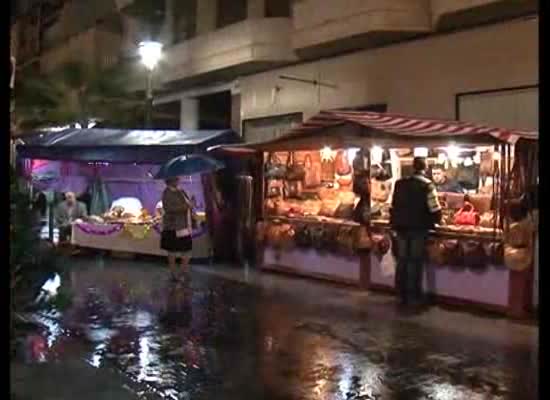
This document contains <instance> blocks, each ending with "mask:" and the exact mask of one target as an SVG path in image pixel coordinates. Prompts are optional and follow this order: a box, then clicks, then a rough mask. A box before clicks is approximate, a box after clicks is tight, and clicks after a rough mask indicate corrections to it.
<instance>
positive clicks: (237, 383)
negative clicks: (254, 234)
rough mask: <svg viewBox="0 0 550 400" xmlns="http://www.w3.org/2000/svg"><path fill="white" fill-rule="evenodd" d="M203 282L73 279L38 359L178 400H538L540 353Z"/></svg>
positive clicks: (35, 354) (107, 275)
mask: <svg viewBox="0 0 550 400" xmlns="http://www.w3.org/2000/svg"><path fill="white" fill-rule="evenodd" d="M193 279H194V280H193V282H192V283H191V284H190V285H182V284H177V285H176V284H171V283H169V282H168V281H167V279H166V277H165V276H164V273H163V272H162V271H161V272H158V271H157V272H155V273H151V274H149V273H145V274H143V275H139V276H136V277H133V278H132V277H130V276H129V275H128V274H127V271H126V273H121V272H120V271H116V267H113V269H112V270H109V268H102V269H101V270H97V271H91V272H90V271H87V272H82V273H79V272H73V273H71V278H70V279H67V280H66V281H64V282H63V285H70V286H71V289H72V291H73V293H76V295H75V297H74V299H73V301H72V305H71V307H70V308H69V309H67V310H66V311H65V312H63V313H57V312H55V311H51V312H49V313H41V314H35V315H33V316H32V317H33V318H34V319H35V320H37V321H39V322H40V323H42V324H43V325H45V326H47V327H48V333H47V334H45V335H42V336H41V335H33V336H31V337H29V338H28V340H27V343H26V348H27V351H26V352H25V356H26V358H27V361H28V362H46V363H47V362H55V361H56V360H63V359H71V358H81V359H85V360H86V361H87V362H88V363H89V364H90V365H92V366H94V367H97V368H104V367H108V368H115V369H117V370H118V371H120V372H122V373H123V374H125V375H126V376H127V377H129V378H130V379H131V380H132V381H134V382H135V383H136V388H137V389H136V391H137V392H138V393H140V394H143V395H154V396H156V397H157V398H166V399H186V398H189V399H191V398H192V399H203V398H204V399H214V398H223V399H232V398H235V399H258V398H265V399H345V400H369V399H429V400H462V399H464V400H466V399H467V400H475V399H518V398H522V399H531V398H532V399H534V398H537V383H538V382H537V381H536V377H535V376H536V374H537V373H538V365H537V364H536V356H534V354H535V353H534V352H535V350H534V349H529V348H527V349H526V348H519V349H518V348H515V347H512V346H509V347H507V346H500V345H492V344H491V343H486V342H480V341H479V340H473V339H466V338H463V337H460V336H459V337H447V336H448V335H442V334H441V333H440V332H434V331H430V330H429V329H428V328H426V327H420V326H416V325H412V324H408V323H406V322H402V321H401V322H400V321H397V320H392V319H391V318H389V319H387V320H378V319H372V320H363V321H361V320H356V321H350V320H347V318H348V317H347V315H346V319H344V318H341V317H339V316H338V315H336V314H335V313H332V312H331V313H327V312H324V311H323V309H322V308H320V309H318V310H312V309H305V308H301V307H300V305H299V304H288V303H286V302H285V301H284V299H282V298H279V297H277V296H280V294H277V293H266V292H265V290H262V289H260V288H258V287H252V286H248V285H245V284H241V283H237V282H229V281H225V280H221V279H217V278H213V277H204V276H202V277H197V278H195V277H194V278H193ZM56 283H59V282H50V283H49V286H48V290H49V292H50V293H52V294H55V292H56V290H57V287H55V286H56ZM57 286H58V285H57ZM361 315H363V314H361ZM488 323H490V322H488ZM68 384H69V383H68Z"/></svg>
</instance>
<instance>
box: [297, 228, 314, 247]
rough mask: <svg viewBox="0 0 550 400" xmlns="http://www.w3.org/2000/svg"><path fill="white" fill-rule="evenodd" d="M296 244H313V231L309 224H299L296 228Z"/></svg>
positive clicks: (307, 245) (305, 245)
mask: <svg viewBox="0 0 550 400" xmlns="http://www.w3.org/2000/svg"><path fill="white" fill-rule="evenodd" d="M294 231H295V235H294V239H295V241H296V246H298V247H302V248H306V247H310V246H311V231H310V228H309V226H308V225H306V224H299V225H297V226H296V227H295V228H294Z"/></svg>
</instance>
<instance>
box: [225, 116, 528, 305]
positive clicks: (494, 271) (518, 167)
mask: <svg viewBox="0 0 550 400" xmlns="http://www.w3.org/2000/svg"><path fill="white" fill-rule="evenodd" d="M537 137H538V134H537V133H531V132H522V131H512V130H505V129H498V128H492V127H487V126H481V125H476V124H470V123H464V122H457V121H441V120H428V119H424V118H416V117H414V118H413V117H406V116H402V115H391V114H378V113H370V112H353V111H342V112H323V113H321V114H319V115H318V116H316V117H314V118H312V119H311V120H309V121H307V122H306V123H304V124H303V125H302V126H299V127H297V128H295V129H293V130H291V131H290V132H288V133H287V134H286V135H284V136H282V137H279V138H278V139H275V140H272V141H269V142H264V143H253V144H249V145H247V146H246V147H243V146H223V147H222V150H223V151H225V152H228V153H231V152H232V153H234V154H239V153H240V154H251V153H252V152H254V154H258V155H259V157H261V158H262V160H263V166H264V167H263V170H262V175H263V176H262V178H261V179H260V180H259V182H258V184H261V186H262V190H261V193H262V204H261V205H259V208H261V211H262V213H263V214H262V215H263V219H262V220H261V221H259V222H258V226H257V241H258V244H259V246H261V251H260V253H261V258H262V260H261V266H262V268H263V269H266V270H272V271H279V272H290V273H294V274H298V275H303V276H311V277H316V278H324V279H328V280H331V281H335V282H342V283H349V284H354V285H359V286H362V287H364V288H369V289H373V290H374V289H380V290H393V288H394V281H395V270H396V262H395V257H394V254H393V253H394V252H393V246H392V242H393V237H392V233H391V230H390V226H389V212H390V206H391V198H392V191H393V186H394V183H395V181H396V180H397V179H399V178H401V177H402V176H406V175H408V174H409V173H410V172H411V167H412V160H413V158H414V157H415V156H423V157H426V159H427V161H428V164H429V166H430V174H431V175H433V176H431V177H432V179H433V180H434V182H435V183H436V185H437V187H438V189H439V190H438V192H439V197H440V202H441V204H442V206H443V220H442V222H441V224H440V225H438V226H437V227H436V229H435V230H434V231H432V232H430V241H429V246H428V249H427V250H428V253H429V260H430V262H429V266H428V267H427V272H426V276H425V282H424V287H425V289H426V291H427V292H428V293H430V294H431V295H433V296H434V297H435V298H436V299H438V300H439V301H442V302H448V303H460V304H475V305H477V306H482V307H484V308H486V309H491V310H496V311H504V312H509V313H512V314H515V315H519V314H520V312H523V311H524V310H525V304H526V293H527V291H528V292H529V294H531V291H532V289H530V288H532V284H531V285H530V283H532V278H531V275H532V260H533V239H534V232H535V229H534V228H533V224H532V223H531V221H530V219H531V218H530V215H531V213H530V212H527V211H525V212H524V209H525V207H523V208H522V206H521V205H520V204H521V202H522V201H521V199H522V196H521V195H522V193H524V192H525V189H526V188H527V187H529V186H530V185H533V184H534V182H536V177H537V176H538V171H537V169H536V168H537V167H536V161H535V160H536V159H537V157H538V155H537V141H536V140H537ZM531 298H532V297H531ZM527 301H528V302H530V301H531V300H530V299H529V300H527Z"/></svg>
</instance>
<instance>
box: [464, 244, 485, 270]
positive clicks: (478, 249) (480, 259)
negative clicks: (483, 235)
mask: <svg viewBox="0 0 550 400" xmlns="http://www.w3.org/2000/svg"><path fill="white" fill-rule="evenodd" d="M461 246H462V257H463V261H464V265H465V266H467V267H470V268H475V269H481V268H484V267H486V266H487V255H486V253H485V249H484V248H483V245H482V244H481V243H480V242H479V241H478V240H463V241H462V242H461Z"/></svg>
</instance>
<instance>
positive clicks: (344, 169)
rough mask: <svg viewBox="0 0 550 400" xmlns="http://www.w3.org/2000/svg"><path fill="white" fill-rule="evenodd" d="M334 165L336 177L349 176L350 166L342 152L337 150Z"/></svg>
mask: <svg viewBox="0 0 550 400" xmlns="http://www.w3.org/2000/svg"><path fill="white" fill-rule="evenodd" d="M334 164H335V169H336V174H337V175H340V176H343V175H350V174H351V165H350V164H349V160H348V157H347V156H346V153H345V152H344V150H338V152H337V153H336V158H335V160H334Z"/></svg>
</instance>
